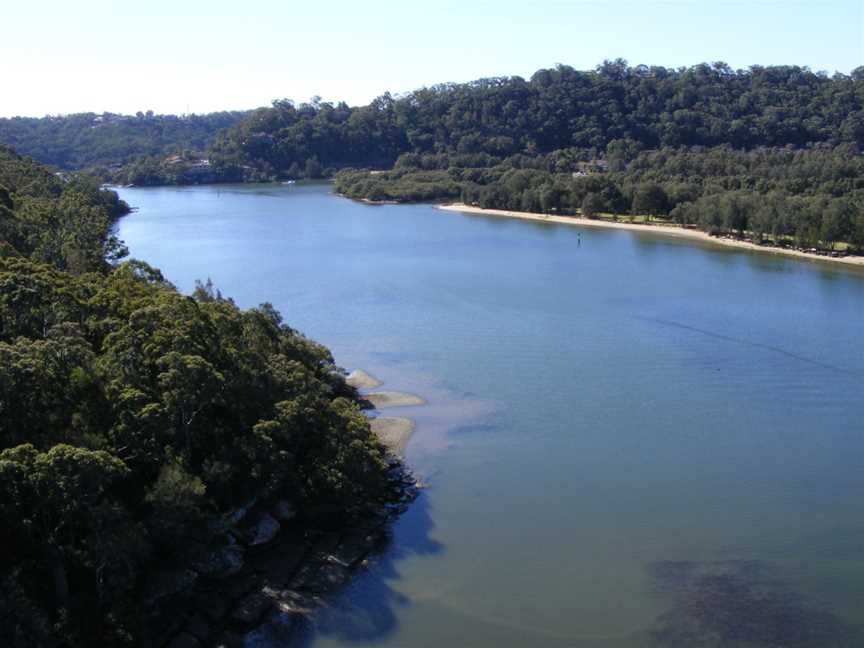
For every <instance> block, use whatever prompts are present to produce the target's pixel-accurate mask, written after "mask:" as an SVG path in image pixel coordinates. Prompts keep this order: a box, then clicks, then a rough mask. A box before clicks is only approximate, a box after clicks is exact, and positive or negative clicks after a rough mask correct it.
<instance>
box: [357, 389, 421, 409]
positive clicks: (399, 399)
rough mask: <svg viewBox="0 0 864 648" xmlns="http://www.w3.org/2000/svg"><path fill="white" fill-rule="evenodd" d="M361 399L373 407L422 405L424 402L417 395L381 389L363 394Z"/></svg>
mask: <svg viewBox="0 0 864 648" xmlns="http://www.w3.org/2000/svg"><path fill="white" fill-rule="evenodd" d="M363 399H364V400H367V401H369V402H370V403H372V405H373V407H375V409H383V408H385V407H407V406H409V405H423V404H424V403H426V401H424V400H423V399H422V398H420V397H419V396H415V395H414V394H406V393H404V392H397V391H382V392H375V393H373V394H364V395H363Z"/></svg>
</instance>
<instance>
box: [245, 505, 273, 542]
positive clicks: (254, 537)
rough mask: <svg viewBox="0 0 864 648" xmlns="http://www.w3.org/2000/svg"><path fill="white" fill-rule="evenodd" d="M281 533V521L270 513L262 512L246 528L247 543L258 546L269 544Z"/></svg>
mask: <svg viewBox="0 0 864 648" xmlns="http://www.w3.org/2000/svg"><path fill="white" fill-rule="evenodd" d="M278 534H279V523H278V522H277V521H276V520H275V518H274V517H273V516H272V515H270V514H269V513H262V514H261V515H259V516H258V518H257V519H256V521H255V522H254V523H253V524H252V525H251V526H250V527H249V528H248V529H247V530H246V538H247V544H248V545H249V546H250V547H257V546H260V545H263V544H267V543H268V542H270V541H271V540H273V538H275V537H276V536H277V535H278Z"/></svg>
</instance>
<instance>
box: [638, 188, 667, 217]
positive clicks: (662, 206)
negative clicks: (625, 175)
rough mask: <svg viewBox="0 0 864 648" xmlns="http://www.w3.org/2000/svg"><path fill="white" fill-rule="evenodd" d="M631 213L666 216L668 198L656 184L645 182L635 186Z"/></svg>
mask: <svg viewBox="0 0 864 648" xmlns="http://www.w3.org/2000/svg"><path fill="white" fill-rule="evenodd" d="M631 211H632V213H633V214H644V215H645V216H648V217H649V219H650V217H651V216H666V215H668V214H669V198H668V197H667V196H666V192H665V191H664V190H663V187H661V186H660V185H658V184H654V183H647V184H641V185H639V186H638V187H637V189H636V192H635V193H634V194H633V207H632V210H631Z"/></svg>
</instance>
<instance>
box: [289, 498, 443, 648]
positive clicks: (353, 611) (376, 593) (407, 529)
mask: <svg viewBox="0 0 864 648" xmlns="http://www.w3.org/2000/svg"><path fill="white" fill-rule="evenodd" d="M430 508H431V507H430V504H429V498H428V495H427V494H426V493H421V494H420V496H419V497H418V498H417V499H416V500H415V501H414V503H413V504H412V505H411V506H410V507H409V508H408V510H407V511H405V513H403V514H402V516H401V517H400V518H399V519H398V520H397V521H396V522H395V524H394V525H393V529H392V537H391V539H390V540H389V542H388V543H387V544H386V546H384V547H383V548H382V551H381V553H380V554H378V555H376V556H373V557H372V558H371V559H370V565H369V567H367V568H366V569H365V571H361V572H359V573H358V574H357V575H356V576H355V577H354V579H353V580H352V582H350V583H349V584H348V585H347V586H346V587H345V589H344V590H343V591H341V592H340V593H339V594H338V595H336V596H335V597H334V598H333V599H332V600H330V601H329V602H328V604H327V605H325V606H324V607H322V608H321V609H319V610H317V611H316V612H315V613H314V615H313V616H312V617H311V618H310V619H308V620H307V621H306V622H305V623H304V627H303V629H302V631H301V632H300V633H299V637H296V638H295V640H294V641H293V642H292V643H291V645H292V646H301V647H303V648H306V647H308V646H312V645H313V644H314V643H315V642H316V640H317V639H325V638H326V639H329V640H336V641H338V642H344V643H354V644H361V645H362V644H373V643H376V642H379V641H381V640H382V639H384V638H385V637H387V636H388V635H390V634H391V633H393V632H394V631H395V630H396V628H397V627H398V625H399V619H398V617H397V611H398V609H399V608H405V607H407V606H409V605H411V600H410V599H409V598H408V597H406V596H404V595H403V594H401V593H399V592H398V591H396V590H395V589H394V588H393V587H391V584H392V583H393V581H397V580H399V579H400V578H401V575H400V573H399V569H398V563H399V561H401V560H404V559H406V558H410V557H412V556H436V555H440V554H441V553H443V552H444V550H445V548H444V545H442V544H441V543H440V542H438V541H436V540H435V539H434V538H432V536H431V532H432V530H433V528H434V526H435V524H434V522H433V520H432V516H431V514H430Z"/></svg>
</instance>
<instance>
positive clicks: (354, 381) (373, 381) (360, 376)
mask: <svg viewBox="0 0 864 648" xmlns="http://www.w3.org/2000/svg"><path fill="white" fill-rule="evenodd" d="M345 382H346V383H348V384H349V385H351V386H352V387H354V388H355V389H374V388H375V387H378V386H379V385H380V384H381V381H380V380H378V379H377V378H376V377H375V376H372V375H371V374H368V373H366V372H365V371H363V370H362V369H355V370H354V371H352V372H351V373H350V374H348V377H347V378H346V379H345Z"/></svg>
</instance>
